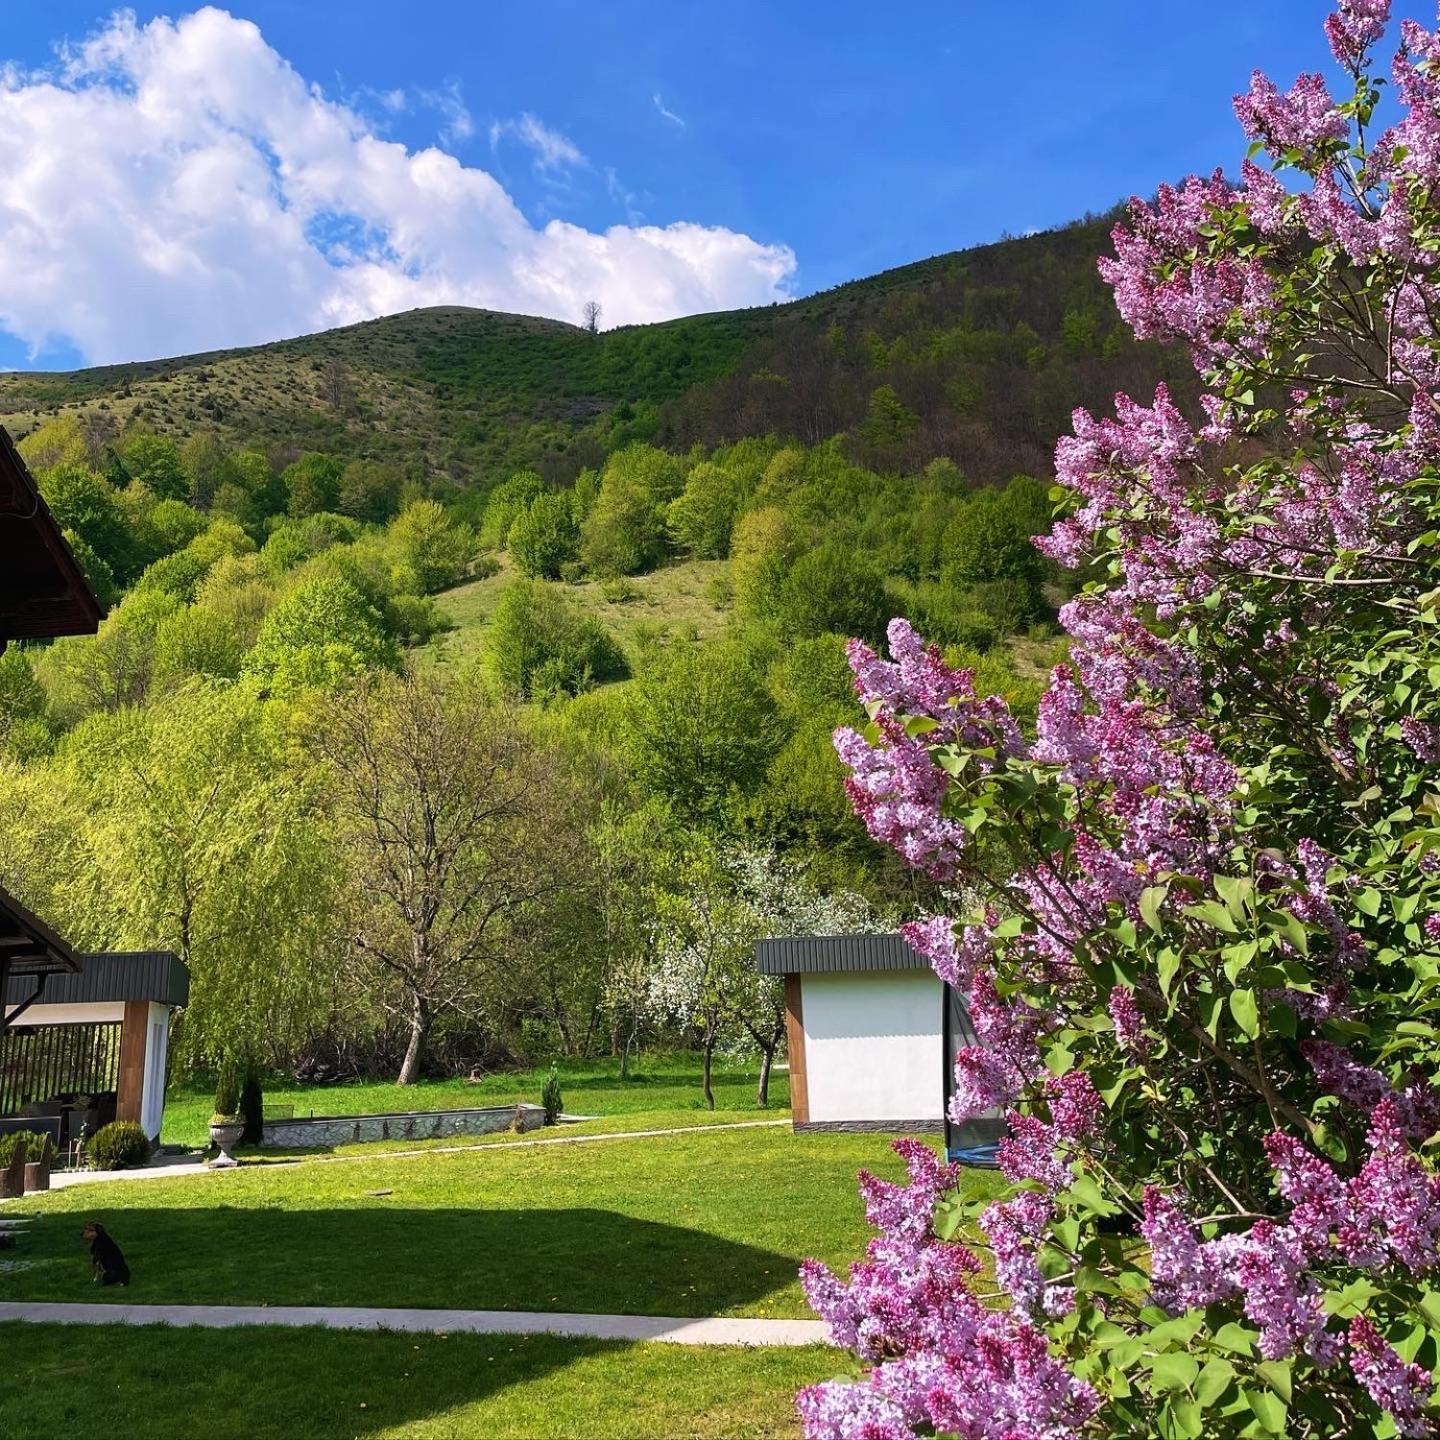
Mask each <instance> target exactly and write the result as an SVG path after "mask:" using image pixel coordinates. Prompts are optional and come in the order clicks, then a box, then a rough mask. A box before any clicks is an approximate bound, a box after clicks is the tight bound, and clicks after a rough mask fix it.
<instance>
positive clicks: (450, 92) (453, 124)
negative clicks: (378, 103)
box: [402, 80, 475, 145]
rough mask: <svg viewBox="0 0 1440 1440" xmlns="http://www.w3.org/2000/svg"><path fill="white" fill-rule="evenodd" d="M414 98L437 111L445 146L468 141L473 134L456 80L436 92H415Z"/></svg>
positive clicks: (468, 113)
mask: <svg viewBox="0 0 1440 1440" xmlns="http://www.w3.org/2000/svg"><path fill="white" fill-rule="evenodd" d="M402 94H403V92H402ZM415 98H416V100H418V101H419V102H420V104H422V105H425V106H428V107H429V108H430V109H431V110H437V111H439V113H440V118H441V120H443V121H444V122H445V123H444V124H443V125H442V126H441V128H440V138H441V140H443V141H444V142H445V144H447V145H454V144H455V143H456V142H457V141H460V140H468V139H469V138H470V137H471V136H472V135H473V134H474V133H475V121H474V118H473V117H472V116H471V114H470V110H469V107H468V106H467V105H466V104H465V101H464V98H463V97H462V96H461V94H460V82H459V81H458V80H447V81H446V82H445V84H444V85H443V86H441V87H440V89H438V90H417V91H416V92H415Z"/></svg>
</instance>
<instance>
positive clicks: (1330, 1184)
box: [1140, 1099, 1440, 1367]
mask: <svg viewBox="0 0 1440 1440" xmlns="http://www.w3.org/2000/svg"><path fill="white" fill-rule="evenodd" d="M1368 1144H1369V1148H1370V1154H1369V1156H1368V1157H1367V1159H1366V1161H1365V1163H1364V1165H1363V1166H1362V1167H1361V1169H1360V1171H1359V1173H1358V1174H1357V1175H1355V1176H1354V1177H1353V1178H1351V1179H1349V1180H1345V1179H1343V1178H1342V1177H1341V1176H1340V1175H1339V1174H1338V1172H1337V1171H1336V1170H1335V1168H1334V1166H1333V1165H1331V1164H1330V1163H1329V1162H1328V1161H1326V1160H1324V1159H1322V1158H1321V1157H1320V1156H1318V1155H1315V1154H1313V1153H1312V1152H1310V1151H1308V1150H1306V1149H1305V1147H1304V1146H1303V1145H1302V1144H1301V1143H1300V1141H1298V1140H1297V1139H1295V1137H1294V1136H1290V1135H1285V1134H1282V1133H1276V1134H1274V1135H1272V1136H1270V1138H1269V1139H1268V1141H1267V1142H1266V1147H1265V1148H1266V1154H1267V1157H1268V1158H1269V1160H1270V1163H1271V1164H1272V1165H1273V1166H1274V1168H1275V1172H1276V1176H1277V1179H1278V1183H1279V1187H1280V1192H1281V1194H1282V1195H1283V1196H1284V1197H1285V1199H1286V1200H1287V1201H1288V1202H1289V1203H1290V1213H1289V1215H1288V1217H1287V1218H1286V1219H1285V1221H1284V1223H1283V1224H1282V1223H1278V1222H1274V1221H1270V1220H1258V1221H1256V1222H1255V1223H1254V1225H1252V1226H1251V1228H1250V1229H1249V1230H1248V1231H1247V1232H1244V1233H1238V1232H1237V1233H1231V1234H1225V1235H1220V1236H1217V1237H1216V1238H1214V1239H1211V1240H1201V1239H1199V1238H1198V1237H1197V1236H1196V1235H1195V1233H1194V1230H1193V1228H1192V1226H1191V1225H1190V1224H1189V1222H1188V1221H1187V1220H1186V1219H1185V1217H1184V1215H1183V1214H1182V1213H1181V1211H1180V1209H1179V1207H1178V1206H1177V1204H1176V1203H1175V1201H1174V1200H1173V1199H1172V1198H1170V1197H1169V1196H1167V1195H1164V1194H1162V1193H1161V1192H1159V1191H1157V1190H1153V1189H1152V1190H1148V1191H1147V1192H1146V1195H1145V1218H1144V1220H1143V1222H1142V1224H1141V1227H1140V1228H1141V1233H1142V1234H1143V1235H1144V1237H1145V1240H1146V1242H1147V1244H1148V1245H1149V1246H1150V1257H1151V1279H1152V1283H1153V1286H1154V1295H1155V1299H1156V1301H1157V1303H1159V1304H1161V1305H1163V1306H1165V1307H1166V1308H1167V1309H1170V1310H1171V1311H1173V1312H1176V1313H1178V1312H1180V1311H1183V1310H1187V1309H1190V1308H1192V1307H1194V1306H1204V1305H1210V1304H1213V1303H1215V1302H1216V1301H1221V1300H1235V1299H1239V1300H1240V1302H1241V1304H1242V1305H1243V1308H1244V1310H1245V1313H1246V1315H1247V1316H1248V1317H1249V1318H1250V1319H1251V1321H1253V1322H1254V1323H1255V1324H1256V1325H1257V1326H1259V1327H1260V1332H1261V1338H1260V1348H1261V1351H1262V1352H1263V1353H1264V1355H1265V1356H1266V1357H1267V1358H1268V1359H1287V1358H1289V1357H1291V1356H1294V1355H1297V1354H1301V1353H1304V1354H1306V1355H1308V1356H1309V1357H1310V1358H1311V1359H1312V1360H1314V1361H1315V1362H1316V1363H1317V1364H1318V1365H1321V1366H1322V1367H1323V1366H1329V1365H1333V1364H1334V1363H1335V1362H1336V1361H1337V1360H1338V1359H1339V1358H1340V1356H1341V1353H1342V1347H1341V1344H1340V1339H1339V1337H1338V1335H1336V1334H1335V1333H1334V1332H1332V1331H1330V1330H1329V1329H1327V1327H1326V1314H1325V1310H1324V1305H1323V1292H1322V1288H1321V1285H1320V1283H1319V1279H1318V1276H1319V1275H1320V1273H1321V1271H1322V1269H1323V1268H1324V1266H1325V1265H1326V1264H1329V1263H1343V1264H1344V1265H1348V1266H1354V1267H1357V1268H1360V1269H1363V1270H1368V1271H1372V1272H1382V1271H1384V1270H1386V1268H1387V1267H1391V1266H1395V1267H1399V1269H1400V1270H1401V1272H1402V1273H1409V1274H1422V1273H1425V1272H1427V1271H1430V1270H1433V1269H1434V1268H1435V1266H1436V1265H1437V1263H1440V1177H1437V1176H1436V1175H1434V1174H1432V1173H1430V1172H1429V1171H1428V1170H1427V1169H1426V1168H1425V1166H1424V1165H1423V1164H1422V1163H1421V1161H1420V1160H1419V1158H1418V1157H1417V1156H1416V1155H1415V1154H1414V1153H1413V1151H1412V1150H1411V1149H1410V1148H1409V1146H1408V1145H1407V1144H1406V1142H1405V1136H1404V1130H1403V1127H1402V1125H1401V1122H1400V1118H1399V1106H1398V1103H1397V1102H1396V1101H1395V1100H1394V1099H1388V1100H1384V1101H1382V1102H1381V1103H1380V1104H1379V1105H1378V1106H1377V1107H1376V1110H1375V1115H1374V1119H1373V1122H1372V1124H1371V1128H1370V1133H1369V1136H1368Z"/></svg>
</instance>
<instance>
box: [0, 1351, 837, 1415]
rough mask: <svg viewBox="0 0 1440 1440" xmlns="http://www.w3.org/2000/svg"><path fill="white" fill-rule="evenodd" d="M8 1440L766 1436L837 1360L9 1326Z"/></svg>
mask: <svg viewBox="0 0 1440 1440" xmlns="http://www.w3.org/2000/svg"><path fill="white" fill-rule="evenodd" d="M0 1354H3V1355H4V1356H5V1358H6V1360H7V1362H8V1363H6V1364H5V1365H3V1366H0V1435H6V1436H15V1437H17V1440H18V1437H21V1436H41V1435H46V1436H64V1437H68V1440H114V1437H122V1436H123V1437H126V1440H193V1437H195V1436H196V1435H205V1436H207V1437H211V1440H354V1437H367V1440H368V1437H377V1440H379V1437H385V1440H390V1437H405V1440H479V1437H486V1440H488V1437H497V1440H498V1437H503V1440H571V1437H581V1436H583V1437H586V1440H611V1437H613V1440H620V1437H624V1440H652V1437H653V1440H686V1437H697V1440H698V1437H703V1440H721V1437H725V1440H731V1437H734V1440H739V1437H745V1440H759V1437H779V1436H785V1437H791V1436H795V1435H798V1433H799V1426H798V1425H797V1423H796V1421H795V1411H794V1406H793V1396H794V1392H795V1391H796V1390H797V1389H799V1388H800V1387H801V1386H802V1385H808V1384H812V1383H814V1382H815V1381H817V1380H822V1379H825V1378H828V1377H829V1376H832V1375H835V1374H837V1373H840V1372H841V1371H843V1370H844V1368H845V1357H844V1356H843V1355H840V1354H838V1353H837V1352H836V1351H834V1350H825V1349H820V1348H815V1349H796V1350H742V1349H728V1348H727V1349H690V1348H682V1347H680V1346H674V1345H622V1344H615V1343H613V1342H602V1341H588V1340H562V1339H556V1338H552V1337H548V1336H524V1337H519V1336H515V1337H511V1336H485V1335H452V1336H432V1335H402V1334H356V1333H342V1332H336V1331H327V1330H266V1329H247V1330H229V1331H214V1330H161V1329H155V1328H145V1329H125V1328H122V1327H119V1326H116V1327H107V1328H104V1329H73V1328H69V1327H64V1326H50V1325H43V1326H42V1325H23V1326H21V1325H0Z"/></svg>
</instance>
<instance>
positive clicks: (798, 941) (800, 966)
mask: <svg viewBox="0 0 1440 1440" xmlns="http://www.w3.org/2000/svg"><path fill="white" fill-rule="evenodd" d="M755 966H756V968H757V969H758V970H759V971H760V973H761V974H762V975H830V974H845V973H852V974H859V973H863V972H867V971H869V972H875V971H885V970H928V969H929V968H930V962H929V961H928V960H926V959H925V958H924V956H922V955H919V954H917V953H916V952H915V951H914V950H912V949H911V948H910V944H909V942H908V941H907V940H906V939H905V937H904V936H903V935H797V936H786V937H784V938H783V939H773V940H757V941H756V942H755Z"/></svg>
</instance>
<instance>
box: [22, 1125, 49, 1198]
mask: <svg viewBox="0 0 1440 1440" xmlns="http://www.w3.org/2000/svg"><path fill="white" fill-rule="evenodd" d="M54 1154H55V1147H54V1146H53V1145H52V1144H51V1143H50V1137H49V1136H48V1135H40V1134H37V1133H36V1132H35V1131H33V1130H32V1131H27V1132H26V1135H25V1190H26V1193H27V1194H29V1193H31V1192H33V1191H36V1190H48V1189H49V1188H50V1166H51V1163H52V1161H53V1159H54Z"/></svg>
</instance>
